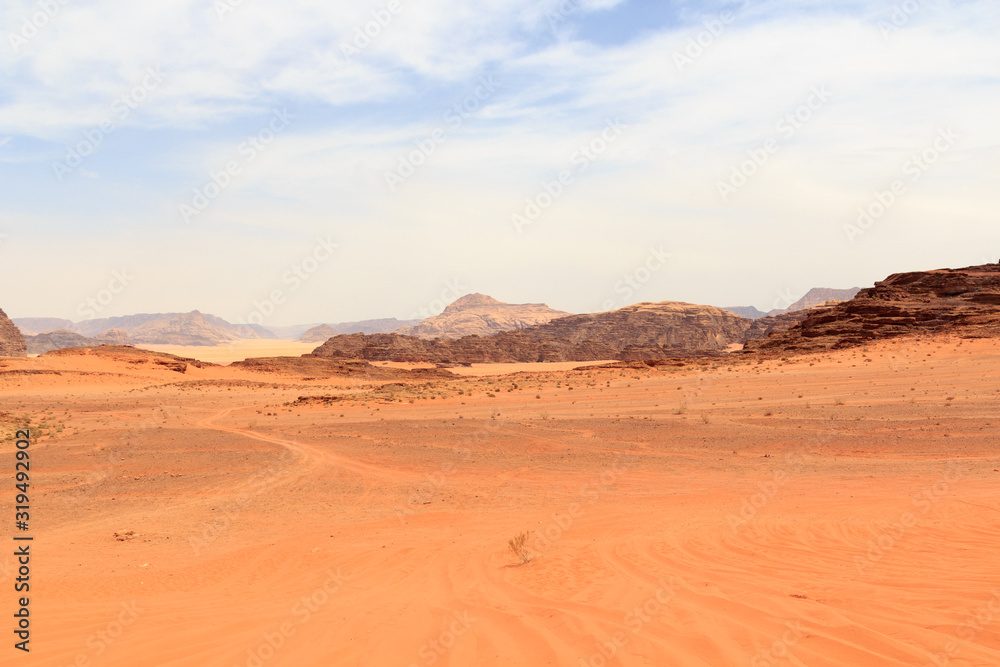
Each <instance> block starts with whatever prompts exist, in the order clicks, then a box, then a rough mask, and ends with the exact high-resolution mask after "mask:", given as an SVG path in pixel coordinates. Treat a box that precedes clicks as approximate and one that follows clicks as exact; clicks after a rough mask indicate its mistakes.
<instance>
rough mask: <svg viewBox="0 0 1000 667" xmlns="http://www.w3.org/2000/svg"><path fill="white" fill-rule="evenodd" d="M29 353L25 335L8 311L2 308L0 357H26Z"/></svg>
mask: <svg viewBox="0 0 1000 667" xmlns="http://www.w3.org/2000/svg"><path fill="white" fill-rule="evenodd" d="M27 355H28V346H27V345H26V344H25V342H24V336H22V335H21V331H20V330H19V329H18V328H17V327H16V326H14V323H13V322H11V321H10V318H8V317H7V313H5V312H3V310H0V357H25V356H27Z"/></svg>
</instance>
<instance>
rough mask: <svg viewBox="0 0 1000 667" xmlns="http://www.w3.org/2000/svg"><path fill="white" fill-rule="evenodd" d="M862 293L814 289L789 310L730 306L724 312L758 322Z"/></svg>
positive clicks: (827, 288) (845, 290) (857, 289)
mask: <svg viewBox="0 0 1000 667" xmlns="http://www.w3.org/2000/svg"><path fill="white" fill-rule="evenodd" d="M860 291H861V288H860V287H852V288H850V289H830V288H829V287H814V288H813V289H811V290H809V291H808V292H806V294H805V296H803V297H802V298H801V299H799V300H798V301H796V302H795V303H793V304H792V305H790V306H788V308H776V309H774V310H771V311H768V312H766V313H765V312H764V311H762V310H758V309H757V308H755V307H753V306H730V307H727V308H724V309H723V310H728V311H729V312H730V313H734V314H736V315H739V316H740V317H745V318H747V319H750V320H756V319H760V318H761V317H775V316H776V315H781V314H783V313H794V312H796V311H800V310H805V309H806V308H813V307H814V306H818V305H820V304H824V303H827V302H829V301H847V300H848V299H853V298H854V295H855V294H857V293H858V292H860Z"/></svg>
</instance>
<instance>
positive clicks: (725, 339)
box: [313, 301, 751, 363]
mask: <svg viewBox="0 0 1000 667" xmlns="http://www.w3.org/2000/svg"><path fill="white" fill-rule="evenodd" d="M750 326H751V322H750V321H749V320H746V319H744V318H742V317H739V316H737V315H734V314H732V313H729V312H726V311H724V310H722V309H719V308H714V307H712V306H697V305H692V304H686V303H677V302H670V301H667V302H663V303H640V304H636V305H633V306H628V307H626V308H621V309H619V310H613V311H608V312H605V313H594V314H589V315H570V316H568V317H562V318H559V319H556V320H552V321H551V322H548V323H545V324H538V325H534V326H529V327H525V328H523V329H520V330H517V331H504V332H501V333H498V334H493V335H491V336H464V337H462V338H459V339H449V338H436V339H426V338H417V337H415V336H405V335H401V334H395V333H394V334H381V335H373V336H366V335H362V334H355V335H351V336H335V337H333V338H331V339H330V340H328V341H327V342H326V343H324V344H323V345H321V346H320V347H318V348H316V350H314V351H313V354H314V355H316V356H321V357H334V358H344V359H364V360H367V361H411V362H417V361H421V362H433V363H496V362H536V361H593V360H601V359H609V360H610V359H621V360H630V359H652V358H662V357H669V356H684V355H690V354H720V353H722V352H723V351H725V350H726V349H727V348H728V347H729V346H730V345H733V344H738V343H741V342H742V341H743V338H744V335H745V334H746V332H747V331H748V330H749V328H750Z"/></svg>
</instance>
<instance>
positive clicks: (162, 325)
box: [14, 310, 275, 347]
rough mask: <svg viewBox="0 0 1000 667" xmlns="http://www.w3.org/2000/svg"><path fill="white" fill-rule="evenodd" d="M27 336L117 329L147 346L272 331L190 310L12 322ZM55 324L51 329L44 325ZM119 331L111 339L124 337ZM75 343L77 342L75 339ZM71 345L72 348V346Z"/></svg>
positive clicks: (229, 338)
mask: <svg viewBox="0 0 1000 667" xmlns="http://www.w3.org/2000/svg"><path fill="white" fill-rule="evenodd" d="M14 324H15V325H17V326H18V327H19V328H20V329H21V331H22V333H26V334H28V335H29V336H38V335H40V334H52V333H56V332H59V333H60V336H57V337H56V338H52V339H50V340H65V341H70V340H73V339H71V338H70V337H67V336H65V333H66V332H69V333H74V334H78V335H80V336H83V337H86V338H95V339H96V338H101V337H102V335H103V334H105V332H110V331H118V332H121V333H122V334H124V336H125V338H127V339H128V340H130V341H131V342H132V343H142V344H150V345H219V344H221V343H228V342H230V341H234V340H243V339H262V338H263V339H268V338H274V337H275V336H274V334H273V333H272V332H271V331H269V330H267V329H265V328H264V327H262V326H259V325H256V324H231V323H230V322H227V321H226V320H224V319H222V318H221V317H216V316H215V315H210V314H207V313H202V312H200V311H197V310H192V311H191V312H190V313H139V314H136V315H125V316H122V317H105V318H100V319H94V320H84V321H82V322H72V321H70V320H63V319H59V318H48V317H26V318H17V320H16V321H15V322H14ZM53 325H56V328H55V329H49V328H48V327H50V326H53ZM125 338H123V337H122V335H121V334H118V335H117V338H115V340H124V339H125ZM77 342H79V341H77ZM73 347H76V346H75V345H74V346H73Z"/></svg>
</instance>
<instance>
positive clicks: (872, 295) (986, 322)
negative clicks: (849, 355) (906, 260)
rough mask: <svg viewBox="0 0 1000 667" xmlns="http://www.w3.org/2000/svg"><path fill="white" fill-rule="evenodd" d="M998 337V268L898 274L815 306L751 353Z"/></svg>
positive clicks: (753, 347) (752, 345)
mask: <svg viewBox="0 0 1000 667" xmlns="http://www.w3.org/2000/svg"><path fill="white" fill-rule="evenodd" d="M948 332H951V333H955V334H958V335H962V336H979V337H991V338H992V337H1000V265H998V264H985V265H983V266H971V267H967V268H964V269H938V270H935V271H918V272H913V273H898V274H894V275H891V276H889V277H888V278H886V279H885V280H883V281H881V282H879V283H876V284H875V286H874V287H872V288H869V289H864V290H861V291H860V292H858V294H857V296H855V297H854V298H853V299H851V300H850V301H844V302H842V303H838V304H835V305H834V306H832V307H830V308H818V309H816V310H813V311H812V312H810V314H809V315H808V316H807V317H806V318H805V319H804V320H803V321H802V322H801V323H800V324H797V325H795V326H794V327H792V328H791V329H788V330H787V331H784V332H780V333H776V334H773V335H771V336H768V337H767V338H764V339H761V340H756V341H750V342H748V344H747V349H748V350H751V351H761V352H775V353H790V352H815V351H821V350H829V349H841V348H845V347H853V346H856V345H860V344H862V343H864V342H866V341H870V340H878V339H884V338H895V337H898V336H905V335H910V334H920V333H948Z"/></svg>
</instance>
